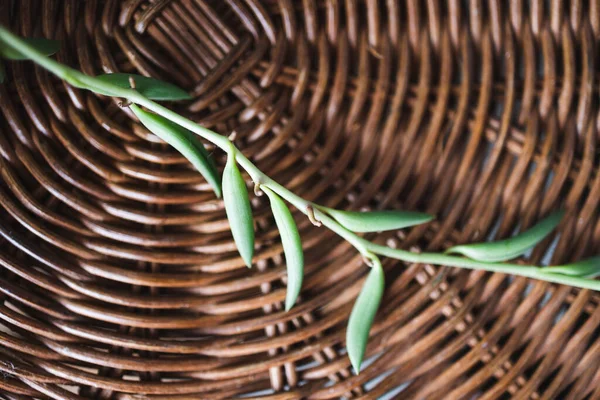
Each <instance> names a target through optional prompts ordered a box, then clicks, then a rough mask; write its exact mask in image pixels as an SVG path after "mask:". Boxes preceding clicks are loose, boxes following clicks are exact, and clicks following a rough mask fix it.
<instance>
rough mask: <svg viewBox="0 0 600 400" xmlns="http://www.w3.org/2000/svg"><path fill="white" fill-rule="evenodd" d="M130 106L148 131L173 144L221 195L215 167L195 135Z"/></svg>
mask: <svg viewBox="0 0 600 400" xmlns="http://www.w3.org/2000/svg"><path fill="white" fill-rule="evenodd" d="M130 108H131V111H133V113H134V114H135V115H136V116H137V117H138V118H139V120H140V122H141V123H142V124H143V125H144V126H145V127H146V128H148V130H149V131H150V132H152V133H154V134H155V135H156V136H158V137H159V138H161V139H162V140H164V141H165V142H167V143H168V144H170V145H171V146H173V147H174V148H175V149H176V150H177V151H178V152H180V153H181V154H182V155H183V156H184V157H185V158H187V159H188V161H189V162H191V163H192V165H193V166H194V167H195V168H196V169H197V170H198V172H200V173H201V174H202V176H204V179H206V180H207V182H208V183H210V184H211V186H212V187H213V190H214V191H215V194H216V195H217V197H221V183H220V180H219V173H218V172H217V168H216V167H215V165H214V163H213V162H212V160H211V158H210V156H209V155H208V152H207V151H206V149H205V148H204V146H203V145H202V143H200V142H199V141H198V139H197V138H196V135H194V134H193V133H192V132H189V131H188V130H187V129H185V128H182V127H181V126H179V125H177V124H175V123H173V122H171V121H169V120H168V119H166V118H164V117H161V116H160V115H157V114H154V113H150V112H148V111H144V110H142V109H141V108H140V107H138V106H137V105H135V104H132V105H131V106H130Z"/></svg>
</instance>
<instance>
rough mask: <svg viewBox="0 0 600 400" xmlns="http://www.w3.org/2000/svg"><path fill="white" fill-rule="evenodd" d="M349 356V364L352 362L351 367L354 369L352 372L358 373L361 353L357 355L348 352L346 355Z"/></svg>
mask: <svg viewBox="0 0 600 400" xmlns="http://www.w3.org/2000/svg"><path fill="white" fill-rule="evenodd" d="M348 356H349V357H350V364H352V368H353V369H354V374H355V375H358V374H360V366H361V364H362V355H357V354H353V353H350V354H349V355H348Z"/></svg>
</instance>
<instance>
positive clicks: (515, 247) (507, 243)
mask: <svg viewBox="0 0 600 400" xmlns="http://www.w3.org/2000/svg"><path fill="white" fill-rule="evenodd" d="M563 215H564V211H557V212H554V213H552V214H550V215H549V216H547V217H546V218H544V219H543V220H542V221H540V222H539V223H538V224H536V225H534V226H533V227H531V228H529V229H528V230H526V231H525V232H522V233H520V234H518V235H516V236H513V237H511V238H508V239H504V240H497V241H495V242H486V243H476V244H462V245H459V246H454V247H451V248H449V249H448V250H446V253H458V254H462V255H464V256H467V257H469V258H470V259H472V260H477V261H484V262H499V261H506V260H511V259H513V258H517V257H519V256H521V255H523V254H524V253H525V252H527V251H528V250H529V249H531V248H533V247H535V245H536V244H538V243H539V242H540V241H542V240H543V239H544V238H545V237H546V236H548V235H549V234H550V232H552V231H553V230H554V228H556V226H557V225H558V223H559V222H560V220H561V219H562V217H563Z"/></svg>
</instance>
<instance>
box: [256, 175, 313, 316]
mask: <svg viewBox="0 0 600 400" xmlns="http://www.w3.org/2000/svg"><path fill="white" fill-rule="evenodd" d="M262 190H263V191H264V192H265V193H266V194H267V196H268V197H269V201H270V202H271V209H272V210H273V216H274V217H275V223H276V224H277V229H279V234H280V235H281V243H282V244H283V252H284V254H285V263H286V268H287V278H288V279H287V293H286V296H285V310H286V311H289V310H290V309H291V308H292V307H293V306H294V304H295V303H296V299H297V298H298V295H299V294H300V289H301V288H302V279H303V278H304V253H303V252H302V241H301V240H300V233H299V232H298V227H297V226H296V222H295V221H294V218H293V217H292V213H291V212H290V210H289V208H288V207H287V206H286V205H285V203H284V202H283V200H281V198H280V197H279V196H278V195H277V194H276V193H275V192H273V191H272V190H271V189H269V188H267V187H263V188H262Z"/></svg>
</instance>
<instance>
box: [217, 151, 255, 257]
mask: <svg viewBox="0 0 600 400" xmlns="http://www.w3.org/2000/svg"><path fill="white" fill-rule="evenodd" d="M223 201H224V203H225V212H226V213H227V219H229V225H230V226H231V233H232V234H233V240H234V242H235V244H236V246H237V248H238V251H239V252H240V255H241V256H242V259H243V260H244V262H245V263H246V265H247V266H248V268H250V267H251V266H252V257H253V256H254V226H253V223H252V209H251V207H250V199H249V198H248V190H247V189H246V182H244V178H242V174H241V173H240V170H239V169H238V166H237V163H236V161H235V156H234V155H233V154H230V155H229V157H227V163H226V164H225V170H224V171H223Z"/></svg>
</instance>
